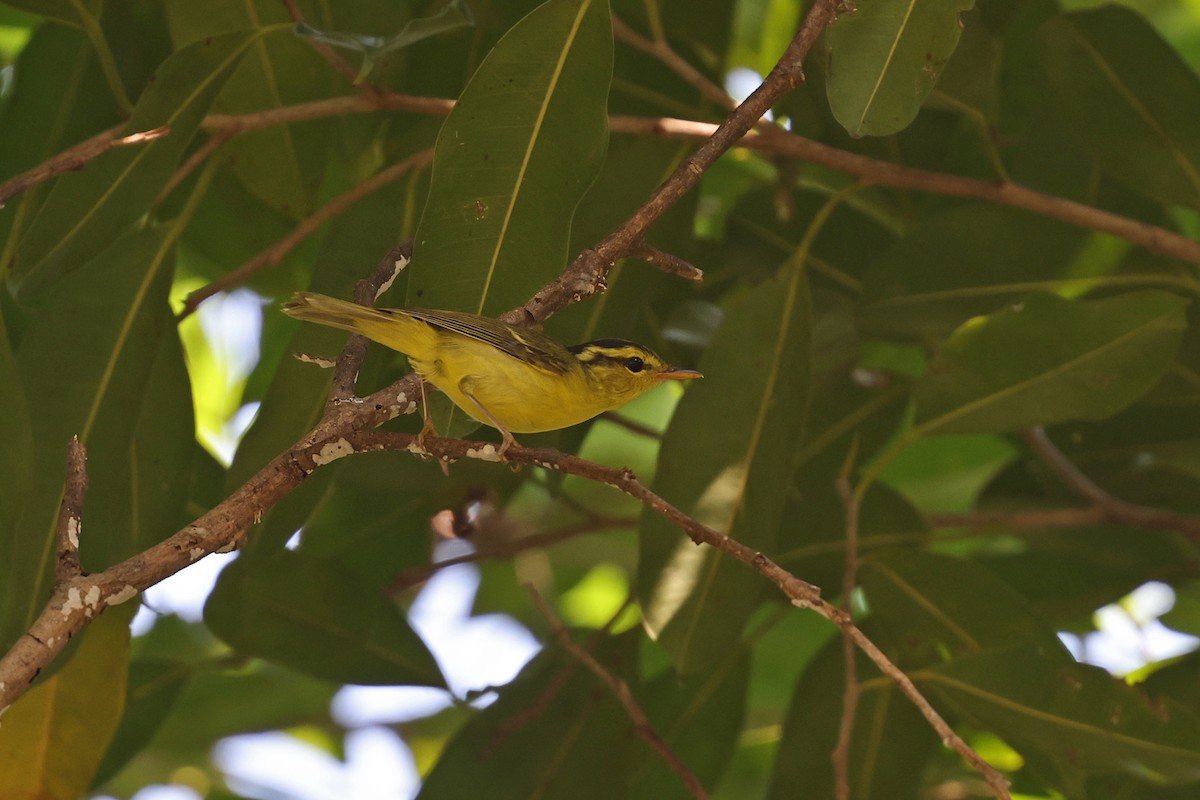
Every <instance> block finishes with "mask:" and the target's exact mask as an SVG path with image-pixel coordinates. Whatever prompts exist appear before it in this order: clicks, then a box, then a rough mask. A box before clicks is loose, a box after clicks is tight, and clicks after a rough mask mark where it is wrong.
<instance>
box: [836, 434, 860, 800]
mask: <svg viewBox="0 0 1200 800" xmlns="http://www.w3.org/2000/svg"><path fill="white" fill-rule="evenodd" d="M857 454H858V440H857V439H854V440H853V443H852V444H851V446H850V452H849V453H847V454H846V461H845V463H844V464H843V465H842V469H841V472H840V473H839V474H838V477H837V481H836V488H837V493H838V496H839V497H840V498H841V500H842V507H843V508H844V509H845V513H846V553H845V556H844V567H843V573H842V611H843V612H845V614H846V616H847V617H850V618H853V613H854V611H853V607H852V601H853V596H854V587H855V586H856V585H857V583H858V516H859V508H860V504H859V502H858V499H857V498H856V496H855V493H854V490H853V489H852V488H851V486H850V475H851V473H852V471H853V469H854V459H855V457H856V456H857ZM842 659H843V662H844V664H843V670H844V683H845V685H844V687H843V689H842V719H841V723H840V724H839V725H838V738H837V744H836V745H835V746H834V748H833V753H832V755H831V758H832V759H833V783H834V793H835V796H836V797H837V800H850V746H851V743H852V741H853V738H854V720H855V716H856V715H857V714H858V699H859V696H860V694H861V693H862V687H861V685H860V684H859V682H858V661H857V658H856V656H855V653H854V642H853V640H852V639H851V638H850V637H849V636H848V635H845V634H843V635H842Z"/></svg>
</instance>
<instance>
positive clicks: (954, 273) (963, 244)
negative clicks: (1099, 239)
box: [859, 204, 1083, 341]
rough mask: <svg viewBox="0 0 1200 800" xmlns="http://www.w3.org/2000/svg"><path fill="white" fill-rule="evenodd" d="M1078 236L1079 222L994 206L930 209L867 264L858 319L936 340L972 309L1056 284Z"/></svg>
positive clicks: (888, 331) (885, 330)
mask: <svg viewBox="0 0 1200 800" xmlns="http://www.w3.org/2000/svg"><path fill="white" fill-rule="evenodd" d="M1082 239H1083V236H1082V233H1081V232H1080V231H1078V230H1077V229H1074V228H1069V227H1067V226H1065V225H1062V224H1059V223H1056V222H1053V221H1051V220H1047V219H1045V218H1044V217H1040V216H1035V215H1033V214H1028V213H1024V212H1017V211H1012V210H1010V209H1005V208H1000V207H997V206H994V205H982V204H979V205H962V206H957V207H955V208H952V209H949V210H947V211H945V212H943V213H940V214H935V215H931V216H928V217H926V218H925V219H924V220H922V222H921V223H920V224H918V225H917V226H916V227H915V228H914V229H912V230H911V231H909V232H908V235H907V236H905V237H904V238H903V239H901V240H900V241H898V242H897V243H896V244H895V245H894V246H892V247H891V248H889V249H887V250H885V251H883V252H882V253H880V254H879V255H878V256H877V258H876V259H875V261H874V263H873V264H872V265H871V269H870V271H869V272H868V273H867V276H866V282H865V283H866V285H865V287H864V295H865V297H864V301H865V302H864V304H863V307H862V309H861V311H860V313H859V319H860V320H861V325H862V326H863V328H864V330H865V331H866V332H867V333H869V334H874V335H893V336H894V335H900V336H911V337H914V338H918V339H923V340H927V341H928V340H938V339H941V338H942V337H944V336H945V335H947V334H949V333H950V332H951V331H952V330H954V328H957V327H958V326H959V325H961V324H962V323H963V322H965V321H966V320H967V319H969V318H971V317H973V316H976V315H978V314H987V313H990V312H993V311H996V310H997V309H999V308H1001V307H1003V306H1004V305H1005V304H1007V303H1010V302H1012V301H1014V300H1016V299H1018V298H1020V297H1024V296H1025V295H1026V294H1028V293H1029V292H1031V291H1034V290H1036V289H1044V290H1048V291H1049V290H1053V289H1055V288H1057V287H1058V286H1059V285H1062V284H1061V283H1060V281H1061V280H1062V276H1063V275H1064V273H1065V271H1066V268H1067V266H1068V265H1069V263H1070V259H1071V256H1072V255H1073V254H1074V252H1075V250H1076V248H1078V247H1079V245H1080V243H1081V241H1082Z"/></svg>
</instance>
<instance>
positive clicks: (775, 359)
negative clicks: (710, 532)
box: [638, 264, 812, 675]
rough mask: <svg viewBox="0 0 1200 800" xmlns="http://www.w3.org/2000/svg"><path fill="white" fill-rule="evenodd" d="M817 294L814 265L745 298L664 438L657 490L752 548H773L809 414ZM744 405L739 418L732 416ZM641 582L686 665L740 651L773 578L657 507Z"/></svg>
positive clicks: (788, 272) (662, 630)
mask: <svg viewBox="0 0 1200 800" xmlns="http://www.w3.org/2000/svg"><path fill="white" fill-rule="evenodd" d="M810 304H811V300H810V297H809V290H808V281H807V273H806V271H805V269H804V268H803V266H801V265H795V264H789V265H787V266H785V267H784V268H783V269H781V270H780V272H779V274H778V275H777V276H775V277H774V278H772V279H770V280H767V281H765V282H763V283H762V284H761V285H759V286H757V287H755V288H754V289H752V290H749V291H745V292H742V293H740V294H739V295H738V296H737V297H735V298H734V300H732V301H731V302H730V304H729V308H728V316H727V318H726V320H725V322H724V324H723V325H722V326H721V328H720V329H719V330H718V331H717V335H716V339H715V340H714V341H713V344H712V347H711V348H710V349H709V350H708V352H707V353H706V354H705V356H704V359H703V360H702V361H701V365H700V366H701V369H702V371H704V372H705V373H706V374H707V375H708V377H706V378H704V380H702V381H698V382H697V383H696V385H694V386H692V387H690V388H689V390H688V392H687V394H686V395H685V396H684V399H683V401H682V402H681V403H680V404H679V407H678V408H677V409H676V412H675V415H674V417H673V418H672V420H671V426H670V428H669V429H668V430H667V434H666V436H665V437H664V439H663V445H662V451H661V454H660V456H659V465H658V477H657V479H656V480H655V483H654V489H655V491H656V492H657V493H658V494H659V495H660V496H662V497H663V498H665V499H666V500H667V502H669V503H672V504H674V505H676V506H678V507H680V508H682V509H684V510H685V511H687V512H688V513H690V514H691V515H692V516H694V517H695V518H696V519H698V520H700V521H701V522H703V523H704V524H706V525H709V526H710V527H713V528H715V529H716V530H718V531H721V532H722V533H727V534H728V535H729V536H731V537H732V538H734V539H737V540H738V541H740V542H742V543H743V544H745V545H747V546H748V547H753V548H755V549H758V550H763V551H765V552H770V551H771V549H772V547H773V543H774V540H775V536H776V532H777V531H778V529H779V525H780V522H781V519H782V513H783V508H784V503H785V501H786V499H787V483H786V481H782V480H780V479H779V476H780V475H787V474H790V473H791V465H792V463H793V461H794V459H795V454H796V447H797V445H798V443H799V440H800V435H801V432H802V429H803V426H804V420H805V416H806V411H807V402H808V392H809V388H810V387H809V380H808V376H809V371H810V361H811V356H810V346H811V338H810V337H811V322H812V318H811V314H812V309H811V305H810ZM731 410H732V413H731ZM639 543H640V547H641V550H640V555H639V566H638V589H639V595H640V598H641V603H642V609H643V614H644V616H645V621H646V625H647V627H648V629H649V630H650V631H651V632H652V635H653V636H654V638H656V639H657V640H658V641H659V642H660V643H661V644H662V645H663V646H664V647H665V648H666V649H667V650H668V651H669V652H670V653H671V655H672V657H673V658H674V660H675V663H676V666H677V668H678V669H679V671H680V672H681V673H682V674H684V675H687V674H690V673H693V672H700V671H703V670H704V669H706V668H708V667H709V666H711V665H712V664H713V663H715V662H716V661H718V660H719V659H721V658H722V657H723V656H724V655H725V654H726V653H728V651H729V649H730V648H731V647H734V646H736V642H737V641H738V639H739V638H740V637H741V635H742V629H743V627H744V625H745V622H746V619H747V617H749V615H750V613H751V612H752V611H753V610H754V608H755V606H756V605H757V603H758V599H759V589H760V588H761V586H762V585H763V584H762V579H761V577H760V576H758V575H757V574H755V573H754V571H753V570H751V569H748V568H747V567H746V566H745V565H744V564H741V563H738V562H736V561H735V560H733V559H731V558H728V557H727V556H725V555H723V554H721V553H718V552H717V551H716V550H713V549H711V548H709V547H707V546H702V547H697V546H696V545H695V544H693V543H692V541H691V540H690V539H688V538H687V537H686V536H684V535H683V534H681V533H680V532H679V531H678V529H677V528H675V526H673V525H672V524H671V523H669V522H667V521H666V520H664V519H663V518H662V517H661V516H659V515H658V514H654V513H649V512H647V513H645V514H644V515H643V517H642V534H641V537H640V538H639Z"/></svg>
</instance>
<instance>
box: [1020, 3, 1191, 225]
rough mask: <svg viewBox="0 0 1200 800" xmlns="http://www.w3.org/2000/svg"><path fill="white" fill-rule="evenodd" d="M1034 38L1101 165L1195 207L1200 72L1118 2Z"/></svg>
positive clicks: (1075, 127)
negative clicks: (1040, 46)
mask: <svg viewBox="0 0 1200 800" xmlns="http://www.w3.org/2000/svg"><path fill="white" fill-rule="evenodd" d="M1041 44H1042V48H1041V64H1042V70H1043V74H1044V76H1045V80H1046V82H1047V83H1048V84H1049V86H1050V87H1051V89H1052V94H1053V97H1054V102H1055V104H1056V105H1057V107H1058V109H1059V110H1060V112H1061V117H1062V121H1063V124H1064V125H1066V126H1067V128H1068V129H1069V130H1070V131H1071V133H1072V134H1073V135H1074V136H1075V137H1076V138H1077V139H1078V140H1079V141H1081V142H1082V143H1083V144H1084V146H1085V147H1087V149H1088V151H1089V152H1090V153H1091V154H1092V156H1093V157H1094V158H1096V160H1097V161H1099V162H1100V164H1101V165H1102V166H1103V167H1104V169H1106V170H1107V171H1108V172H1110V173H1112V174H1113V175H1115V176H1117V177H1118V178H1119V179H1120V180H1122V181H1124V182H1125V183H1127V184H1129V185H1130V186H1132V187H1134V188H1135V189H1138V190H1139V191H1142V192H1145V193H1146V194H1148V195H1150V196H1151V197H1154V198H1157V199H1159V200H1162V201H1165V202H1169V203H1181V204H1184V205H1189V206H1191V207H1193V208H1200V131H1198V130H1197V128H1196V124H1195V121H1196V119H1198V118H1200V78H1198V77H1197V76H1196V73H1195V71H1194V70H1193V69H1192V68H1191V67H1189V66H1188V65H1187V64H1186V63H1185V62H1184V61H1183V59H1182V58H1180V57H1179V55H1178V54H1177V53H1176V52H1175V51H1174V50H1172V49H1171V47H1170V46H1169V45H1168V44H1167V43H1166V42H1164V41H1163V40H1162V38H1161V37H1160V36H1159V35H1158V34H1157V33H1156V32H1155V31H1154V29H1153V28H1152V27H1151V26H1150V24H1149V23H1148V22H1147V21H1146V20H1145V18H1144V17H1142V16H1141V15H1140V14H1138V13H1137V12H1135V11H1133V10H1131V9H1128V8H1125V7H1123V6H1118V5H1109V6H1104V7H1103V8H1097V9H1091V10H1088V11H1080V12H1076V13H1072V14H1064V15H1062V16H1059V17H1056V18H1054V19H1052V20H1050V21H1049V22H1047V23H1046V24H1045V25H1044V26H1043V27H1042V29H1041Z"/></svg>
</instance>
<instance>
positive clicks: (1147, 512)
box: [1021, 426, 1200, 541]
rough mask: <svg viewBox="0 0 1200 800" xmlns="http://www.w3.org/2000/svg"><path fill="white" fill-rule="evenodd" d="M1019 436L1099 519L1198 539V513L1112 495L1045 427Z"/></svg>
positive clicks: (1199, 517)
mask: <svg viewBox="0 0 1200 800" xmlns="http://www.w3.org/2000/svg"><path fill="white" fill-rule="evenodd" d="M1021 438H1023V439H1024V440H1025V443H1026V444H1027V445H1029V449H1030V450H1031V451H1032V452H1033V453H1034V455H1036V456H1037V457H1038V458H1039V459H1041V460H1042V462H1043V463H1044V464H1045V465H1046V466H1047V467H1049V468H1050V471H1051V472H1053V473H1054V474H1055V475H1056V476H1058V478H1059V480H1061V481H1062V482H1063V483H1064V484H1066V486H1067V488H1069V489H1070V490H1071V491H1073V492H1075V494H1077V495H1079V496H1080V497H1082V498H1083V499H1084V500H1087V501H1088V502H1090V503H1091V504H1092V510H1091V513H1092V514H1095V515H1099V516H1100V517H1101V520H1098V521H1107V522H1116V523H1123V524H1126V525H1136V526H1138V527H1142V528H1153V529H1156V530H1164V531H1173V532H1177V533H1182V534H1183V535H1185V536H1187V537H1188V538H1189V539H1192V540H1195V541H1200V516H1195V515H1191V514H1178V513H1175V512H1173V511H1163V510H1162V509H1158V508H1151V507H1149V506H1142V505H1138V504H1136V503H1127V502H1125V501H1124V500H1121V499H1120V498H1117V497H1113V496H1112V495H1111V494H1109V493H1108V492H1106V491H1105V490H1104V489H1102V488H1100V486H1098V485H1097V484H1096V483H1095V482H1094V481H1093V480H1092V479H1091V478H1089V477H1088V476H1087V475H1085V474H1084V473H1083V471H1082V470H1080V469H1079V467H1077V466H1075V463H1074V462H1073V461H1071V459H1069V458H1067V456H1066V454H1065V453H1063V451H1062V450H1059V449H1058V447H1057V446H1056V445H1055V444H1054V442H1052V441H1050V437H1049V436H1047V435H1046V430H1045V429H1044V428H1042V427H1040V426H1039V427H1036V428H1030V429H1029V430H1026V431H1022V433H1021ZM1083 511H1085V510H1081V511H1080V513H1083Z"/></svg>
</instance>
